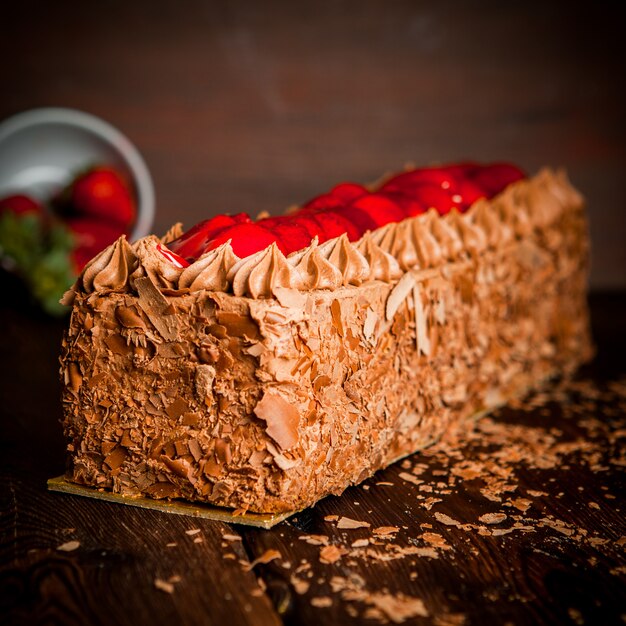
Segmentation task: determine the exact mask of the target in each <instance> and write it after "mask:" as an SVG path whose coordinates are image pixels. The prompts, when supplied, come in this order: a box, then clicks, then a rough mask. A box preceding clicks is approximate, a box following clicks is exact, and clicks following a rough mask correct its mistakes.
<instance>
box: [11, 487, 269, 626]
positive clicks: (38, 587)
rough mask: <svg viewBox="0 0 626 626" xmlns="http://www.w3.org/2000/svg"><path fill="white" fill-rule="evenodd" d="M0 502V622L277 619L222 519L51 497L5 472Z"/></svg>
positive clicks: (258, 621) (255, 621) (264, 621)
mask: <svg viewBox="0 0 626 626" xmlns="http://www.w3.org/2000/svg"><path fill="white" fill-rule="evenodd" d="M0 499H1V500H0V501H1V508H2V511H3V515H2V518H1V522H0V524H1V528H0V537H1V538H2V541H1V543H0V563H1V565H0V590H1V591H0V613H1V614H2V615H3V620H8V621H6V622H3V623H15V624H31V623H32V624H41V623H63V624H135V625H136V624H149V623H159V624H160V623H177V624H207V623H214V624H225V623H230V624H242V625H243V624H255V625H256V624H264V625H265V624H267V625H273V626H275V625H277V624H280V620H279V619H278V618H277V615H276V613H275V612H274V610H273V607H272V606H271V604H270V603H269V601H268V599H267V597H266V596H265V595H264V593H263V591H262V590H261V589H260V587H259V586H258V584H257V580H256V578H255V577H254V575H253V574H251V573H249V572H247V571H245V569H242V566H241V564H240V563H239V560H243V561H247V557H246V554H245V552H244V550H243V548H242V545H241V542H240V541H236V540H235V541H232V540H231V541H224V539H223V536H224V535H225V534H226V535H227V536H229V535H233V530H232V529H231V528H229V527H228V526H226V525H225V524H222V523H219V522H208V521H206V520H201V519H194V518H190V517H180V516H171V515H167V514H164V513H157V512H154V511H141V512H137V511H135V510H129V509H128V508H127V507H123V506H120V505H116V504H110V503H106V502H97V503H94V502H92V501H89V500H86V499H85V498H80V497H75V496H68V495H64V494H52V493H48V492H46V491H45V489H44V488H43V485H41V484H37V483H32V482H29V481H24V480H21V479H19V478H17V477H16V476H11V475H8V476H7V475H4V476H2V479H1V480H0Z"/></svg>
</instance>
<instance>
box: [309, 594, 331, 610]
mask: <svg viewBox="0 0 626 626" xmlns="http://www.w3.org/2000/svg"><path fill="white" fill-rule="evenodd" d="M311 604H312V605H313V606H314V607H317V608H318V609H324V608H326V607H329V606H332V605H333V599H332V598H330V597H329V596H316V597H314V598H311Z"/></svg>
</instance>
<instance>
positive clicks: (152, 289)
mask: <svg viewBox="0 0 626 626" xmlns="http://www.w3.org/2000/svg"><path fill="white" fill-rule="evenodd" d="M587 266H588V235H587V224H586V217H585V212H584V202H583V198H582V196H581V195H580V194H579V193H578V192H577V191H576V190H575V189H574V188H573V187H572V186H571V184H570V183H569V181H568V179H567V177H566V175H565V173H564V172H563V171H553V170H550V169H544V170H542V171H540V172H539V173H538V174H536V175H534V176H532V177H527V176H525V175H524V174H523V173H522V172H521V171H520V170H518V169H517V168H515V167H513V166H509V165H505V164H492V165H489V166H487V165H477V164H473V163H466V164H459V165H453V166H446V167H436V168H435V167H431V168H421V169H408V170H407V171H404V172H402V173H400V174H396V175H393V176H386V177H384V178H383V179H382V181H380V182H378V183H376V184H374V185H371V186H369V187H367V188H366V187H364V186H361V185H356V184H348V183H344V184H342V185H338V186H337V187H335V188H334V189H333V190H331V192H329V193H327V194H323V195H322V196H319V197H317V198H314V199H313V200H312V201H310V202H309V203H307V204H305V205H304V206H303V207H300V208H299V209H297V210H291V211H290V212H288V213H286V214H284V215H282V216H279V217H261V218H259V219H257V220H252V219H251V218H250V217H249V216H247V215H245V214H239V215H235V216H227V215H221V216H217V217H214V218H211V219H210V220H206V221H205V222H202V223H201V224H199V225H197V226H196V227H194V228H192V229H190V230H189V231H187V232H183V230H182V227H181V225H180V224H178V225H176V226H174V227H173V228H172V229H171V230H170V232H168V233H167V234H166V235H165V237H163V238H158V237H156V236H149V237H145V238H143V239H140V240H138V241H137V242H135V243H133V244H132V245H131V244H130V243H129V242H128V241H126V239H125V238H123V237H122V238H120V239H119V240H118V241H116V242H115V243H114V244H113V245H111V246H109V247H108V248H107V249H105V250H104V251H103V252H102V253H100V254H99V255H98V256H97V257H95V258H94V259H92V261H90V262H89V263H88V264H87V266H86V267H85V269H84V271H83V273H82V274H81V276H80V277H79V278H78V280H77V282H76V284H75V285H74V287H73V289H72V290H71V291H70V292H68V294H66V297H65V302H66V303H68V304H71V306H72V312H71V318H70V322H69V327H68V329H67V331H66V333H65V337H64V341H63V347H62V353H61V358H60V362H61V375H62V379H63V383H64V387H63V394H62V402H63V411H64V418H63V426H64V431H65V435H66V438H67V441H68V469H67V474H66V479H67V480H69V481H72V482H75V483H79V484H81V485H87V486H92V487H96V488H98V489H105V490H111V491H113V492H115V493H118V494H122V495H125V496H129V497H133V496H144V497H146V496H148V497H152V498H182V499H185V500H190V501H196V502H205V503H210V504H212V505H216V506H222V507H228V508H230V509H236V510H239V511H242V510H243V511H251V512H252V511H254V512H266V513H267V512H279V511H280V512H284V511H296V510H299V509H302V508H304V507H307V506H310V505H312V504H314V503H315V502H316V501H318V500H319V499H320V498H323V497H324V496H327V495H329V494H340V493H341V492H343V491H344V490H345V489H346V488H347V487H348V486H350V485H353V484H357V483H359V482H361V481H363V480H364V479H365V478H367V477H369V476H371V475H372V474H373V473H374V472H376V471H377V470H378V469H381V468H384V467H386V466H387V465H389V464H391V463H393V462H394V461H396V460H398V459H400V458H402V457H404V456H406V455H409V454H412V453H414V452H416V451H418V450H420V449H422V448H424V447H425V446H428V445H429V444H431V443H432V442H434V441H436V440H437V439H439V438H440V437H442V436H447V435H448V434H449V433H451V432H454V431H455V430H458V429H463V428H467V427H469V426H468V425H467V424H468V418H471V417H473V416H475V415H478V414H481V413H483V412H485V411H490V410H492V409H494V408H495V407H498V406H500V405H502V404H503V403H505V402H506V401H507V400H509V399H510V398H512V397H514V396H517V395H520V394H523V393H524V392H525V391H527V390H528V389H530V388H531V387H534V386H536V385H538V384H539V383H540V382H542V381H544V380H545V379H547V378H548V377H551V376H554V375H555V374H560V373H563V372H567V371H570V370H572V369H573V368H575V367H577V366H578V365H579V364H580V363H582V362H583V361H585V360H586V359H588V358H589V357H590V355H591V354H592V345H591V341H590V336H589V323H588V311H587V303H586V282H587Z"/></svg>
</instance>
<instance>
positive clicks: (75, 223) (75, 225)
mask: <svg viewBox="0 0 626 626" xmlns="http://www.w3.org/2000/svg"><path fill="white" fill-rule="evenodd" d="M65 223H66V224H67V226H68V227H69V228H70V230H71V231H72V233H73V234H74V239H75V242H76V244H75V248H74V250H73V252H72V259H73V261H74V265H75V267H76V270H77V272H80V271H81V270H82V269H83V267H85V265H86V264H87V262H88V261H90V260H91V259H92V258H93V257H95V256H96V255H97V254H98V253H99V252H101V251H102V250H104V249H105V248H106V247H107V246H109V245H111V244H112V243H113V242H114V241H115V240H116V239H118V238H119V237H120V236H121V235H123V234H124V229H123V228H121V227H120V226H119V225H116V224H111V223H110V222H108V221H103V220H101V219H97V218H93V217H71V218H68V219H67V220H66V222H65Z"/></svg>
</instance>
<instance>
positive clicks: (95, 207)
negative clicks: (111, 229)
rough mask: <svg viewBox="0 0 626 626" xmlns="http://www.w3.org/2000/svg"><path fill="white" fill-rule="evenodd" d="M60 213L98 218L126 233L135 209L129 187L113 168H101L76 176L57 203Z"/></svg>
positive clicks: (135, 211) (133, 218) (132, 219)
mask: <svg viewBox="0 0 626 626" xmlns="http://www.w3.org/2000/svg"><path fill="white" fill-rule="evenodd" d="M55 205H56V207H57V209H58V210H59V212H61V213H63V214H65V215H67V216H68V217H70V216H81V217H90V218H94V219H98V220H101V221H105V222H109V223H110V224H115V225H116V226H119V227H120V228H122V229H123V230H124V232H128V230H129V228H130V226H131V225H132V224H133V222H134V221H135V216H136V213H137V207H136V203H135V199H134V197H133V194H132V192H131V189H130V186H129V185H128V183H127V182H126V180H125V179H124V177H123V175H122V174H121V173H120V172H119V171H117V170H116V169H114V168H112V167H106V166H100V167H94V168H92V169H90V170H87V171H86V172H84V173H83V174H80V175H79V176H77V177H76V178H75V179H74V181H72V183H71V184H70V186H69V187H68V188H66V189H65V190H64V191H63V192H62V193H61V195H60V197H59V198H58V199H57V200H56V202H55Z"/></svg>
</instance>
